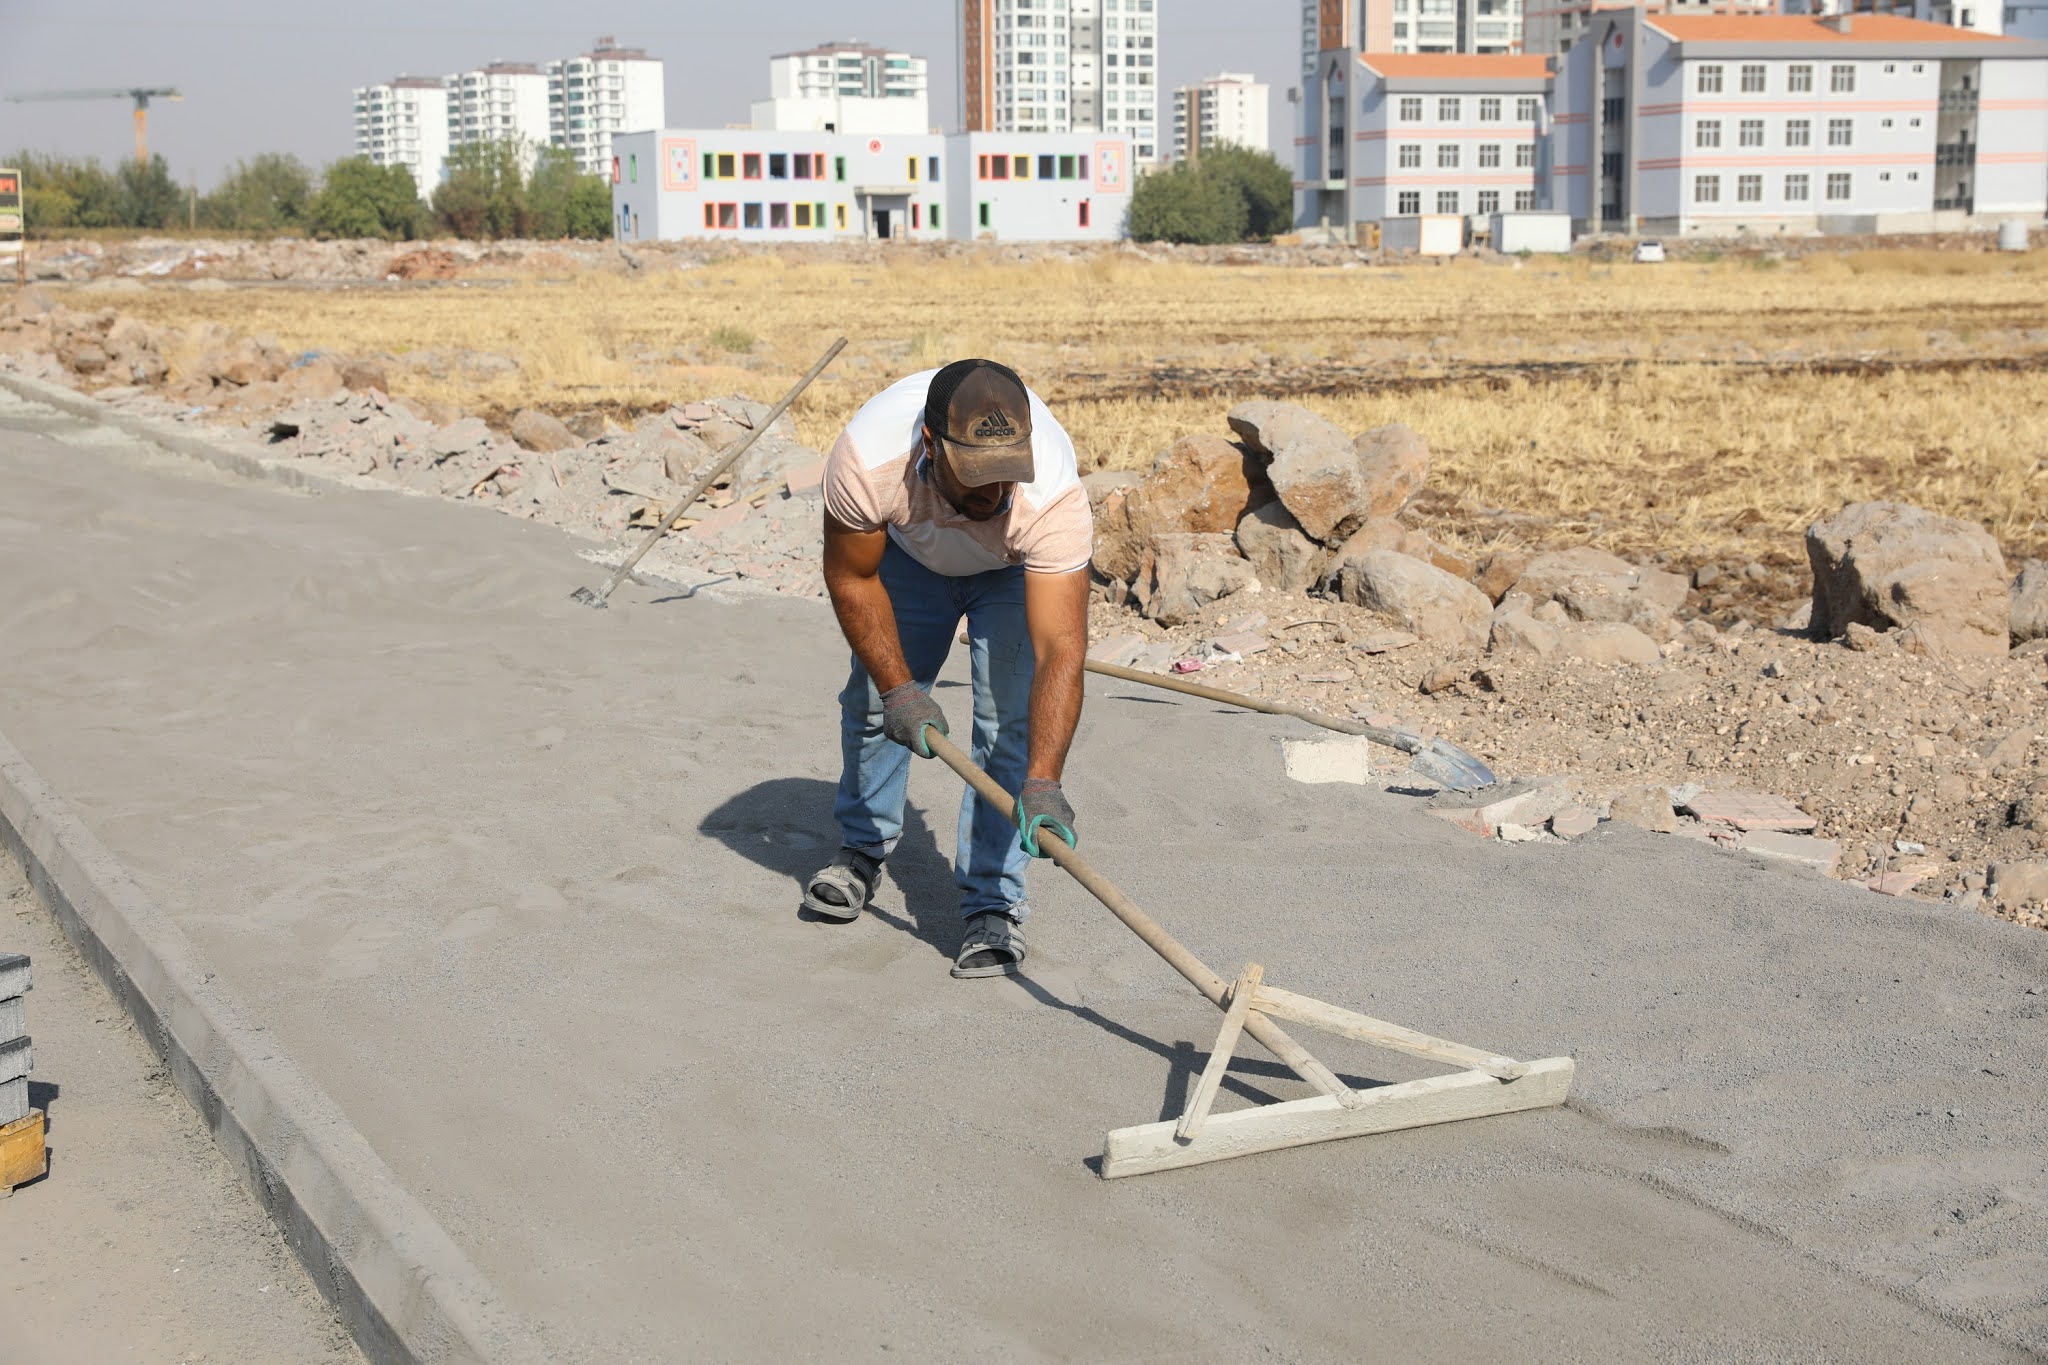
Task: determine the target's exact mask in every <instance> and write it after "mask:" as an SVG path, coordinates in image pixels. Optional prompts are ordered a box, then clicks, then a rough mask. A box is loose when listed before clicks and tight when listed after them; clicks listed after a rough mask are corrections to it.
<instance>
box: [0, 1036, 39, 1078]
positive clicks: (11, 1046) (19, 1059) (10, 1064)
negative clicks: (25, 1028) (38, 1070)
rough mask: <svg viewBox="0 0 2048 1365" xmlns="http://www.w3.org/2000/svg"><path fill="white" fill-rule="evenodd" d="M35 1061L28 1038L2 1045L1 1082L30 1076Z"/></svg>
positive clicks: (0, 1055) (16, 1039) (12, 1040)
mask: <svg viewBox="0 0 2048 1365" xmlns="http://www.w3.org/2000/svg"><path fill="white" fill-rule="evenodd" d="M35 1060H36V1059H35V1054H34V1052H33V1051H32V1050H31V1049H30V1048H29V1042H28V1039H27V1038H26V1037H22V1038H10V1039H8V1040H7V1041H6V1042H4V1043H0V1082H5V1081H11V1080H13V1079H14V1078H15V1077H17V1076H26V1075H28V1073H29V1070H30V1068H32V1067H34V1066H35Z"/></svg>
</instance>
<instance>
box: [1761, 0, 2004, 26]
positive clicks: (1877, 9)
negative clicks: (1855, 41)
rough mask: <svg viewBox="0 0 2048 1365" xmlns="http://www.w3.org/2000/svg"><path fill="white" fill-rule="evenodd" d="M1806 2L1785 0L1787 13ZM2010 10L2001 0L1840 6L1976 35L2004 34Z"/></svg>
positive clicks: (1856, 1) (1842, 10) (1874, 1)
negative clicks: (2007, 14) (1915, 20)
mask: <svg viewBox="0 0 2048 1365" xmlns="http://www.w3.org/2000/svg"><path fill="white" fill-rule="evenodd" d="M1803 3H1804V0H1785V12H1786V13H1787V14H1797V13H1800V12H1801V10H1800V8H1799V7H1800V6H1801V5H1802V4H1803ZM2006 9H2007V7H2006V6H2005V5H2004V4H2002V3H2000V2H1999V0H1848V3H1845V4H1844V3H1837V4H1836V5H1835V9H1834V11H1833V12H1834V13H1838V14H1896V15H1898V16H1899V17H1900V18H1902V19H1918V20H1920V21H1922V22H1923V23H1929V24H1947V25H1948V26H1949V27H1951V28H1966V29H1969V30H1970V31H1971V32H1973V33H2003V32H2004V31H2005V15H2006Z"/></svg>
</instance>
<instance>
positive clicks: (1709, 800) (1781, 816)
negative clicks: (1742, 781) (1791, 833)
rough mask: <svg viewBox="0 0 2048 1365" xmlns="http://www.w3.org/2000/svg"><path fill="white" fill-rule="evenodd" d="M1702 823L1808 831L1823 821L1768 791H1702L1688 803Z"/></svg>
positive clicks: (1740, 827) (1748, 828) (1743, 828)
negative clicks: (1711, 822) (1703, 821)
mask: <svg viewBox="0 0 2048 1365" xmlns="http://www.w3.org/2000/svg"><path fill="white" fill-rule="evenodd" d="M1685 808H1686V809H1687V810H1689V811H1691V812H1692V813H1693V814H1694V815H1696V816H1698V817H1699V818H1700V819H1702V820H1708V821H1718V822H1720V823H1721V824H1724V825H1733V826H1735V828H1737V829H1741V830H1752V829H1782V830H1809V829H1812V828H1813V827H1814V826H1815V825H1817V824H1819V823H1820V821H1818V820H1816V819H1814V818H1813V817H1812V816H1811V815H1808V814H1807V813H1806V812H1805V811H1803V810H1801V809H1799V807H1797V806H1795V805H1793V804H1792V803H1791V802H1790V801H1787V800H1786V799H1785V798H1784V797H1782V796H1774V795H1771V794H1770V793H1768V792H1738V791H1703V792H1701V793H1699V794H1698V795H1696V796H1694V797H1693V798H1692V799H1691V800H1689V801H1687V802H1686V803H1685Z"/></svg>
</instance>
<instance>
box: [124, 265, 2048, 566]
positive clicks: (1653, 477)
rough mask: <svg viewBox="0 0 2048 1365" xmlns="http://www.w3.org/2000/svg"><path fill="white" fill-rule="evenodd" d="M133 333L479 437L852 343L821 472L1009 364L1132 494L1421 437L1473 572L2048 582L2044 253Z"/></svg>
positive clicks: (600, 293) (943, 274) (674, 305)
mask: <svg viewBox="0 0 2048 1365" xmlns="http://www.w3.org/2000/svg"><path fill="white" fill-rule="evenodd" d="M654 259H655V260H656V261H657V262H658V261H659V260H660V258H658V257H657V258H654ZM121 307H122V309H123V311H126V312H131V313H135V314H138V315H140V316H143V317H145V318H148V319H149V320H151V321H156V322H165V323H175V324H181V325H190V324H192V323H196V322H202V321H210V322H217V323H221V324H223V325H225V326H228V327H230V328H232V329H233V330H235V331H237V332H243V333H257V334H263V333H267V334H270V335H272V336H274V337H276V338H277V339H278V340H279V341H280V342H281V343H282V344H284V345H285V346H287V347H288V348H291V349H301V348H304V349H315V348H318V349H326V350H333V351H340V352H345V353H350V354H369V353H379V352H382V353H387V354H390V355H392V356H394V357H400V358H403V357H405V356H406V355H407V353H410V352H419V351H433V352H439V353H441V354H442V355H443V356H444V357H448V356H457V355H459V354H460V353H465V352H468V353H488V354H490V355H493V356H500V357H505V358H508V359H509V360H511V361H513V362H516V368H513V367H509V366H502V367H501V369H500V371H499V372H498V373H495V374H481V373H475V372H474V370H472V371H471V372H470V374H471V377H465V370H464V369H463V367H462V366H460V365H449V366H441V367H434V368H439V369H443V370H445V373H444V374H442V375H440V376H438V377H437V376H436V374H435V373H433V371H432V369H430V368H425V367H419V366H414V367H409V368H408V369H407V370H405V371H403V372H404V373H405V374H406V375H407V377H406V378H405V379H404V380H403V381H402V382H395V384H394V386H395V387H397V388H398V389H399V390H400V392H401V393H405V394H410V395H412V396H416V397H420V398H428V399H443V400H448V401H452V402H455V403H457V404H460V405H462V406H464V407H466V408H470V409H472V410H477V411H484V412H487V413H491V412H496V413H503V412H506V411H508V410H510V409H513V408H517V407H522V406H541V407H547V408H550V409H553V410H556V411H560V412H566V411H571V410H576V409H586V408H592V407H599V408H604V409H607V410H609V411H612V412H615V413H619V414H621V415H623V414H626V413H630V412H635V411H641V410H646V409H649V408H653V407H655V406H658V405H661V404H665V403H667V402H668V401H670V400H672V399H675V400H680V399H684V398H689V397H695V396H701V395H707V394H712V393H720V392H731V391H734V390H740V391H744V392H748V393H750V394H751V395H753V396H755V397H757V398H763V399H766V398H772V397H773V396H775V394H776V393H777V392H779V391H780V390H781V389H782V388H783V387H784V386H785V385H786V384H787V383H788V382H789V381H790V380H791V379H793V378H794V377H795V375H796V374H797V373H799V372H800V371H801V370H802V369H803V368H804V367H805V366H806V365H807V364H808V363H809V362H810V361H811V360H812V359H813V358H814V357H815V355H816V354H817V352H818V351H819V350H820V349H822V348H823V346H824V345H825V344H826V342H827V341H829V340H830V338H831V337H832V336H834V335H837V334H844V335H846V336H848V337H849V338H851V339H852V344H851V345H850V347H849V349H848V353H847V356H846V357H845V358H844V359H842V361H841V363H840V364H839V365H838V366H837V367H835V370H834V371H833V372H832V373H830V374H829V375H828V376H827V377H826V378H825V379H823V380H821V381H820V382H819V383H818V384H817V385H816V386H815V387H814V388H813V389H812V390H811V392H810V393H809V394H808V395H807V396H806V398H805V400H804V402H803V403H802V404H801V406H800V407H799V409H798V412H797V417H798V425H799V428H800V430H801V432H802V434H803V435H804V436H805V438H806V439H807V440H808V441H809V442H810V443H811V444H814V445H817V446H820V447H823V446H824V445H826V444H827V443H829V441H830V439H831V437H832V435H833V433H834V432H835V431H836V429H837V427H838V425H839V424H840V423H841V422H842V421H843V420H844V419H845V417H846V416H847V415H848V414H849V413H850V412H851V411H852V410H853V409H854V408H855V407H856V406H858V404H859V403H860V402H861V401H862V400H863V399H864V398H865V397H866V396H867V395H868V394H869V393H870V392H872V391H873V390H874V389H875V388H876V387H878V386H879V385H880V384H881V383H882V382H885V381H886V380H888V379H890V378H893V377H895V376H897V375H900V374H902V373H905V372H908V371H910V370H913V369H917V368H921V367H924V366H927V365H932V364H937V363H941V362H943V361H944V360H946V359H949V358H952V357H954V356H957V355H963V354H988V355H994V356H998V357H1002V358H1005V359H1008V360H1010V361H1011V362H1012V363H1013V364H1015V365H1016V366H1017V368H1018V369H1019V370H1020V371H1022V372H1023V373H1024V374H1025V375H1026V377H1027V378H1028V379H1030V380H1031V381H1032V382H1033V383H1034V384H1035V385H1036V386H1037V387H1038V388H1039V389H1040V390H1041V391H1042V392H1044V393H1045V394H1046V395H1047V397H1048V399H1049V400H1050V401H1052V402H1053V403H1054V405H1055V407H1056V410H1058V411H1059V412H1060V413H1061V415H1062V417H1063V419H1064V420H1065V421H1066V422H1067V425H1068V426H1069V428H1070V430H1071V431H1072V432H1073V434H1074V436H1075V438H1076V442H1077V444H1078V445H1079V447H1080V449H1081V451H1082V459H1083V463H1084V466H1085V467H1087V468H1105V467H1106V468H1125V467H1143V466H1144V465H1146V464H1147V463H1148V462H1149V461H1150V459H1151V457H1152V455H1153V454H1154V452H1155V451H1157V450H1158V449H1159V448H1161V447H1162V446H1164V445H1166V444H1167V443H1168V442H1169V441H1170V440H1171V439H1173V438H1174V437H1175V436H1178V435H1180V434H1183V433H1186V432H1190V431H1216V432H1222V431H1224V430H1225V427H1224V425H1223V415H1224V413H1225V411H1226V410H1227V409H1228V408H1229V407H1230V405H1231V404H1232V403H1234V402H1237V401H1240V400H1242V399H1244V398H1250V397H1290V398H1294V399H1297V400H1298V401H1301V402H1303V403H1305V404H1307V405H1308V406H1310V407H1312V408H1315V409H1317V410H1318V411H1321V412H1323V413H1325V414H1326V415H1328V416H1329V417H1331V418H1332V419H1333V420H1335V421H1337V422H1338V423H1339V424H1340V425H1342V426H1344V427H1346V428H1348V429H1359V428H1363V427H1367V426H1372V425H1377V424H1379V423H1382V422H1391V421H1403V422H1407V423H1408V424H1410V425H1411V426H1413V427H1415V428H1416V429H1418V430H1419V431H1420V432H1422V434H1423V435H1424V436H1425V437H1426V438H1427V439H1428V441H1429V443H1430V446H1431V449H1432V451H1433V452H1434V455H1435V461H1436V465H1435V472H1434V474H1433V476H1432V479H1431V484H1432V488H1431V492H1430V494H1429V495H1428V497H1427V498H1426V500H1425V502H1424V504H1423V505H1422V507H1421V509H1420V517H1421V520H1422V521H1423V522H1424V524H1425V525H1427V526H1428V527H1429V529H1431V530H1432V531H1433V532H1435V533H1436V534H1438V535H1439V536H1440V538H1442V539H1444V540H1446V541H1448V542H1450V543H1451V544H1453V545H1454V546H1456V547H1458V548H1461V549H1463V550H1465V551H1467V552H1474V553H1476V552H1481V551H1484V550H1486V549H1488V548H1491V547H1494V546H1497V545H1530V546H1533V545H1539V544H1546V543H1562V542H1571V541H1584V540H1591V541H1593V542H1595V543H1598V544H1601V545H1603V546H1606V547H1607V548H1610V549H1613V550H1616V551H1618V552H1621V553H1624V554H1629V553H1636V554H1640V553H1644V552H1647V551H1652V550H1664V551H1668V552H1671V553H1672V554H1673V555H1675V556H1677V557H1678V558H1680V559H1681V560H1684V561H1701V560H1707V559H1724V560H1725V559H1735V560H1738V561H1739V560H1742V559H1748V558H1755V559H1761V560H1764V561H1765V562H1767V563H1777V564H1781V565H1784V566H1787V567H1789V566H1790V565H1791V564H1792V563H1793V561H1794V560H1796V559H1798V558H1799V557H1800V555H1801V551H1800V548H1799V539H1798V534H1797V533H1798V532H1799V531H1800V530H1801V529H1803V527H1804V526H1805V524H1806V523H1807V522H1808V521H1809V520H1810V519H1811V518H1812V517H1813V516H1814V515H1815V514H1817V513H1818V512H1820V511H1822V510H1824V509H1828V508H1833V507H1837V506H1839V505H1840V504H1842V503H1843V502H1846V501H1851V500H1855V499H1859V498H1876V497H1892V498H1900V499H1905V500H1909V501H1913V502H1917V503H1920V504H1923V505H1925V506H1928V507H1932V508H1936V509H1939V510H1942V511H1946V512H1951V513H1955V514H1957V515H1961V516H1966V517H1969V518H1972V519H1974V520H1978V521H1981V522H1983V523H1984V524H1986V525H1987V526H1988V527H1990V529H1991V530H1992V531H1993V533H1994V534H1996V535H1997V536H1998V537H1999V539H2000V541H2001V542H2002V543H2003V544H2004V545H2005V547H2006V549H2007V552H2008V554H2010V555H2015V556H2018V555H2038V554H2042V553H2044V552H2048V253H2040V252H2036V253H2033V254H2031V255H2019V256H2002V255H1993V254H1977V253H1955V254H1949V253H1935V252H1915V251H1886V252H1870V253H1863V254H1852V255H1827V256H1812V257H1807V258H1804V259H1800V260H1788V261H1784V262H1779V261H1776V260H1772V259H1765V260H1755V259H1748V260H1732V259H1731V260H1722V261H1710V262H1697V261H1692V262H1672V263H1670V264H1666V265H1661V266H1635V265H1630V264H1599V263H1595V262H1592V261H1588V260H1586V259H1583V258H1573V259H1570V260H1565V261H1548V260H1542V259H1532V260H1524V261H1521V262H1513V261H1510V262H1505V263H1502V262H1493V263H1482V262H1478V261H1460V262H1456V263H1452V264H1448V265H1430V264H1417V265H1410V266H1401V267H1393V268H1369V267H1353V268H1343V269H1338V268H1308V267H1281V266H1271V265H1250V266H1225V265H1193V264H1186V263H1172V262H1166V263H1160V262H1151V261H1147V260H1144V259H1142V258H1138V257H1136V256H1133V255H1128V254H1106V255H1099V256H1095V257H1092V258H1087V259H1084V260H1080V261H1070V262H1053V261H1040V262H1009V261H1003V260H999V259H996V258H994V257H987V258H970V259H959V258H935V257H929V256H925V255H921V254H918V253H914V252H908V251H906V252H904V253H903V254H901V255H900V256H896V257H895V258H893V259H886V260H884V261H882V262H881V263H873V262H869V263H856V262H852V261H848V260H845V259H843V258H834V257H828V256H823V255H820V256H806V255H802V254H760V255H741V256H735V257H733V258H731V259H727V260H723V261H717V262H713V263H711V264H709V265H701V266H695V265H693V266H691V267H689V268H677V267H675V266H674V265H669V264H657V265H654V266H650V268H649V269H647V270H645V271H643V272H642V273H641V274H640V275H638V276H632V277H623V276H618V275H597V274H591V275H584V276H580V277H576V278H570V279H558V280H543V279H535V278H520V277H514V278H509V279H505V280H502V281H483V280H473V281H471V282H470V283H469V284H468V285H467V286H463V287H441V288H432V289H423V288H404V289H396V288H394V289H376V288H370V289H361V288H357V289H328V290H307V289H286V288H277V289H236V290H232V291H217V292H192V291H184V290H161V291H156V290H153V291H150V292H148V293H146V294H137V295H132V296H129V297H126V298H123V299H122V300H121Z"/></svg>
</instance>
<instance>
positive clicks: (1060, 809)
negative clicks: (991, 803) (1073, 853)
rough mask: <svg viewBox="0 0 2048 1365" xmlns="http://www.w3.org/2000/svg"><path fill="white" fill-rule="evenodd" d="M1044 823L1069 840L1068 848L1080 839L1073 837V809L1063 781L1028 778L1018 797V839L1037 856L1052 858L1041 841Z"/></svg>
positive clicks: (1026, 850)
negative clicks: (1041, 830)
mask: <svg viewBox="0 0 2048 1365" xmlns="http://www.w3.org/2000/svg"><path fill="white" fill-rule="evenodd" d="M1041 825H1043V826H1044V827H1045V828H1047V829H1049V830H1051V831H1052V832H1053V833H1054V834H1057V835H1059V836H1060V838H1062V839H1064V840H1066V841H1067V847H1068V848H1073V847H1075V846H1076V845H1077V844H1078V843H1079V842H1080V841H1079V840H1077V839H1075V838H1074V808H1073V807H1072V806H1070V805H1068V804H1067V798H1066V794H1065V793H1063V792H1062V791H1060V784H1059V783H1057V782H1055V781H1053V780H1052V779H1051V778H1049V777H1027V778H1025V779H1024V790H1023V791H1022V792H1020V793H1019V794H1018V796H1017V842H1018V843H1020V844H1022V845H1023V846H1024V851H1025V852H1026V853H1029V854H1030V855H1031V856H1032V857H1034V858H1050V857H1051V856H1052V855H1051V854H1050V853H1048V852H1046V850H1045V848H1044V847H1043V846H1042V845H1041V844H1040V843H1039V842H1038V828H1039V826H1041Z"/></svg>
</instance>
